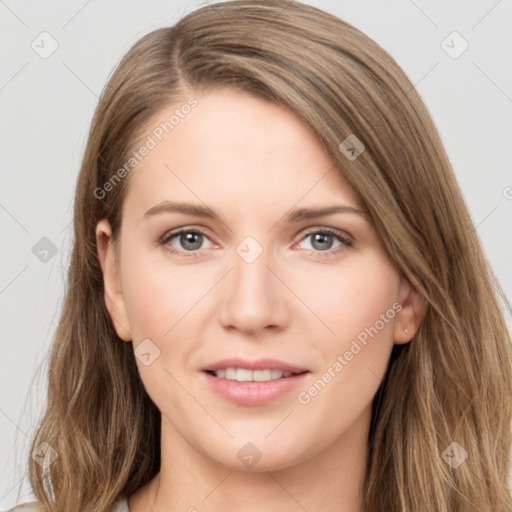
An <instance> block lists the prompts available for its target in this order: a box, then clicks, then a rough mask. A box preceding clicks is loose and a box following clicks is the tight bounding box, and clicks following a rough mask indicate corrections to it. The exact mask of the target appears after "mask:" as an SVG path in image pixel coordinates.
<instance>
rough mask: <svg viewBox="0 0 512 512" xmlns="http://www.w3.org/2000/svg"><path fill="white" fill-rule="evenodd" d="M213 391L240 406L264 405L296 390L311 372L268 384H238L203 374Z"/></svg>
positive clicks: (271, 381) (275, 380) (268, 382)
mask: <svg viewBox="0 0 512 512" xmlns="http://www.w3.org/2000/svg"><path fill="white" fill-rule="evenodd" d="M202 373H203V375H204V376H205V378H206V382H207V383H208V385H209V386H210V388H211V389H213V391H216V392H217V393H219V394H220V395H222V396H223V397H224V398H226V399H228V400H230V401H231V402H234V403H236V404H238V405H263V404H266V403H268V402H271V401H272V400H275V399H276V398H279V397H280V396H282V395H284V394H285V393H287V392H289V391H291V390H292V389H295V388H296V387H297V386H299V385H300V384H301V383H303V382H304V379H305V378H306V376H307V375H309V372H305V373H301V374H299V375H292V376H290V377H282V378H281V379H274V380H269V381H266V382H238V381H237V380H229V379H222V378H219V377H214V376H213V375H210V374H209V373H206V372H202Z"/></svg>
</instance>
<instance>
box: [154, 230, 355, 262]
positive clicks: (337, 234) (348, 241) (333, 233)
mask: <svg viewBox="0 0 512 512" xmlns="http://www.w3.org/2000/svg"><path fill="white" fill-rule="evenodd" d="M182 233H194V234H200V235H203V236H205V237H206V238H208V235H207V234H206V233H205V232H204V231H203V230H202V229H200V228H193V229H192V228H187V227H185V228H179V229H176V230H175V231H171V232H169V233H166V234H165V235H164V236H163V237H162V238H161V239H160V245H162V246H164V247H165V249H166V250H167V251H168V252H170V253H171V254H178V255H181V256H183V253H184V254H186V256H183V257H184V258H194V257H197V256H198V253H200V252H201V250H200V249H198V250H197V251H179V250H176V249H173V248H170V246H168V245H167V244H168V242H170V241H171V240H172V239H173V238H175V237H176V236H178V235H181V234H182ZM318 233H321V234H327V235H331V236H334V237H335V238H337V239H338V240H339V241H340V242H342V244H343V245H344V246H345V247H342V246H340V247H337V248H336V249H329V250H327V251H318V250H314V249H306V250H309V251H312V252H314V253H318V255H319V256H320V257H324V256H332V255H333V254H336V253H337V252H339V251H340V250H344V249H345V248H347V247H352V244H353V241H352V240H351V239H350V238H348V237H346V236H345V235H344V234H343V233H342V232H340V231H338V230H336V229H333V228H314V229H311V230H309V231H307V232H306V233H304V236H303V237H302V238H301V239H300V240H299V242H302V240H304V239H305V238H307V237H308V236H310V235H315V234H318Z"/></svg>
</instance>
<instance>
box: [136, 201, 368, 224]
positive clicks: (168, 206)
mask: <svg viewBox="0 0 512 512" xmlns="http://www.w3.org/2000/svg"><path fill="white" fill-rule="evenodd" d="M161 213H184V214H187V215H192V216H194V217H205V218H210V219H217V220H221V219H220V217H219V216H218V215H217V214H216V213H215V212H214V211H213V210H212V209H211V208H208V207H207V206H201V205H195V204H191V203H178V202H172V201H163V202H161V203H159V204H157V205H156V206H153V207H152V208H150V209H149V210H148V211H147V212H146V213H145V214H144V218H148V217H152V216H154V215H159V214H161ZM335 213H352V214H357V215H361V216H362V217H363V218H364V219H365V220H368V215H367V213H366V212H365V211H364V210H359V209H357V208H354V207H353V206H346V205H332V206H325V207H323V208H298V209H296V210H293V211H292V212H290V213H289V214H288V215H286V217H285V218H284V220H285V221H286V222H299V221H301V220H304V219H315V218H317V217H325V216H327V215H333V214H335Z"/></svg>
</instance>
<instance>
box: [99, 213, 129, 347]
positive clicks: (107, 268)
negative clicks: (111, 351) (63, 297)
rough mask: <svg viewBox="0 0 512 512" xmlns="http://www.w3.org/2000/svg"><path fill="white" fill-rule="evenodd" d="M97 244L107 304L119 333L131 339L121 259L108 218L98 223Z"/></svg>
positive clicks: (124, 338)
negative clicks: (115, 249) (119, 258)
mask: <svg viewBox="0 0 512 512" xmlns="http://www.w3.org/2000/svg"><path fill="white" fill-rule="evenodd" d="M96 245H97V247H98V258H99V261H100V265H101V270H102V272H103V284H104V286H103V288H104V296H105V305H106V306H107V310H108V312H109V314H110V318H111V319H112V323H113V324H114V327H115V329H116V332H117V335H118V336H119V337H120V338H121V339H122V340H124V341H131V340H132V336H131V333H130V328H129V322H128V315H127V314H126V304H125V301H124V296H123V292H122V289H121V279H120V272H119V261H118V258H116V254H115V251H114V244H113V242H112V229H111V227H110V223H109V222H108V220H106V219H102V220H100V221H99V222H98V224H97V225H96Z"/></svg>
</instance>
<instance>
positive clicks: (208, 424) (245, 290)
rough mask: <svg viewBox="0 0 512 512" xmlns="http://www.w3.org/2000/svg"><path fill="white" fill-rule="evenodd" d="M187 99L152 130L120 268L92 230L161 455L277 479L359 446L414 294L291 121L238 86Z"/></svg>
mask: <svg viewBox="0 0 512 512" xmlns="http://www.w3.org/2000/svg"><path fill="white" fill-rule="evenodd" d="M195 98H196V100H197V105H196V106H195V107H194V108H191V109H184V110H182V112H183V111H186V112H189V113H188V114H187V115H182V116H181V117H179V122H178V123H176V124H175V125H173V128H172V131H171V130H169V133H166V132H165V131H163V136H161V137H160V138H161V140H159V139H158V138H157V137H156V136H155V135H154V133H160V132H155V128H157V127H158V126H159V125H160V123H165V121H168V120H169V118H170V116H171V115H173V113H174V111H175V110H176V109H179V108H180V105H173V106H172V107H170V108H169V109H168V110H166V111H164V112H161V113H160V115H159V116H158V118H155V120H154V122H153V123H152V124H151V126H150V127H149V128H148V132H147V134H146V135H147V136H149V137H150V138H151V139H152V140H153V141H154V143H155V144H154V147H153V144H152V143H151V142H149V143H148V146H151V148H150V150H149V151H148V154H147V155H146V156H145V157H144V158H143V159H142V160H141V162H140V163H139V164H138V165H137V167H136V168H135V169H134V170H133V171H132V174H131V176H130V178H129V179H130V184H129V188H128V192H127V195H126V198H125V201H124V205H123V219H122V229H121V236H120V245H119V249H120V259H119V262H118V264H116V263H115V260H114V258H112V251H111V249H109V250H108V252H107V245H106V243H105V241H106V240H108V235H109V234H110V231H109V226H108V223H107V222H106V221H101V222H100V223H99V224H98V228H97V236H98V246H99V252H100V260H101V261H102V266H103V270H104V273H105V293H106V302H107V305H108V308H109V311H110V313H111V316H112V318H113V321H114V324H115V327H116V330H117V332H118V334H119V336H120V337H121V338H122V339H124V340H126V341H130V340H133V346H134V348H135V354H136V363H137V366H138V368H139V372H140V377H141V379H142V381H143V383H144V386H145V388H146V390H147V392H148V394H149V396H150V397H151V399H152V400H153V402H154V403H155V404H156V406H157V407H158V408H159V410H160V411H161V413H162V420H163V422H162V429H163V434H162V435H163V439H164V440H167V441H165V442H166V443H167V444H168V445H170V444H173V445H174V446H177V445H181V446H183V447H184V446H186V447H187V450H189V451H193V452H194V453H195V454H196V455H199V456H200V457H206V458H208V459H210V460H212V461H216V462H220V463H222V464H225V465H228V466H230V467H233V468H238V469H243V468H244V467H245V468H247V469H251V468H252V467H254V468H255V470H260V469H261V470H268V469H280V468H286V467H289V466H292V465H294V464H297V463H299V462H303V461H306V460H309V459H312V458H314V457H316V456H318V455H319V454H320V453H321V452H323V451H324V450H325V449H326V448H333V447H335V446H343V445H345V446H347V445H348V444H349V440H351V441H350V442H353V440H354V439H355V437H354V436H358V435H359V436H361V435H362V436H367V430H368V427H369V421H370V417H371V404H372V400H373V398H374V395H375V393H376V391H377V389H378V387H379V385H380V383H381V380H382V378H383V376H384V374H385V371H386V367H387V365H388V360H389V356H390V352H391V350H392V348H393V344H394V343H406V342H407V341H408V340H409V339H410V338H411V337H412V335H413V334H414V330H415V326H414V325H413V314H412V308H411V306H409V305H408V304H409V297H410V288H409V286H408V285H407V283H406V282H404V281H403V280H401V278H400V275H399V274H398V272H397V271H396V269H395V268H394V266H393V265H392V263H391V262H390V260H389V259H388V257H387V255H386V253H385V251H384V248H383V246H382V245H381V243H380V241H379V239H378V237H377V233H376V231H375V229H374V227H373V226H372V224H371V223H370V222H369V220H368V218H367V217H366V215H365V213H364V211H363V205H362V203H361V202H360V200H359V199H358V197H357V195H356V194H355V192H354V190H353V189H352V188H351V187H350V186H349V185H348V184H347V183H346V182H345V180H344V179H343V178H342V175H341V174H340V172H339V171H338V170H337V169H336V168H335V165H334V162H333V161H332V160H331V159H330V157H329V156H328V155H327V153H326V152H325V150H324V149H323V148H322V146H321V144H320V143H319V142H318V140H317V139H316V138H315V137H314V136H313V135H312V133H311V132H310V131H309V130H308V129H307V128H306V126H305V125H304V124H303V123H302V122H301V121H300V120H299V119H298V118H296V117H295V116H294V115H293V114H291V113H290V112H288V111H287V110H285V109H283V108H282V107H280V106H278V105H276V104H273V103H269V102H266V101H263V100H261V99H257V98H255V97H253V96H250V95H248V94H245V93H242V92H237V91H233V90H227V89H222V90H216V91H213V92H208V93H205V94H201V95H195ZM184 103H185V101H184ZM160 131H162V130H160ZM345 135H346V134H340V142H341V141H342V140H344V139H345ZM143 140H146V141H149V139H146V136H144V137H143ZM347 165H350V161H348V160H347ZM176 205H179V206H180V207H184V206H185V205H187V209H188V211H185V210H182V211H178V210H177V209H175V208H173V206H176ZM330 208H333V209H334V208H336V211H333V212H331V213H329V212H325V213H324V214H320V213H319V212H320V210H323V209H330ZM178 230H182V233H181V234H180V233H178ZM106 255H108V257H106ZM411 322H412V323H411ZM406 327H407V328H408V334H405V333H404V328H406ZM228 359H229V361H224V360H228ZM214 371H218V372H217V373H214ZM283 371H284V372H293V373H292V375H290V374H289V373H283ZM296 373H300V375H296ZM283 375H284V376H283Z"/></svg>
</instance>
